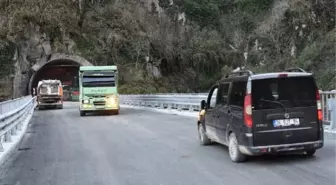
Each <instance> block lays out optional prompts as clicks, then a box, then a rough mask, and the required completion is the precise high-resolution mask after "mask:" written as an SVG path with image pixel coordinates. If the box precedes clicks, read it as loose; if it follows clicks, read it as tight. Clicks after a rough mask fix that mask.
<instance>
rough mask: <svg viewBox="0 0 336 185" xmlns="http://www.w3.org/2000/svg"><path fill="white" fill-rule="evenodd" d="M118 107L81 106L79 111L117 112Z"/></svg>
mask: <svg viewBox="0 0 336 185" xmlns="http://www.w3.org/2000/svg"><path fill="white" fill-rule="evenodd" d="M119 108H120V107H119V105H105V106H94V105H92V104H81V105H80V110H81V111H100V110H102V111H104V110H119Z"/></svg>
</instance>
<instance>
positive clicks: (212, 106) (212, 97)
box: [209, 87, 218, 108]
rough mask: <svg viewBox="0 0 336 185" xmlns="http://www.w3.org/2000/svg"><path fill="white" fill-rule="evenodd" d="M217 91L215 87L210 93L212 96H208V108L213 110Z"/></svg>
mask: <svg viewBox="0 0 336 185" xmlns="http://www.w3.org/2000/svg"><path fill="white" fill-rule="evenodd" d="M217 91H218V87H215V88H214V89H213V91H212V94H210V104H209V108H214V107H215V106H216V103H217Z"/></svg>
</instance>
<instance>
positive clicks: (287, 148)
mask: <svg viewBox="0 0 336 185" xmlns="http://www.w3.org/2000/svg"><path fill="white" fill-rule="evenodd" d="M322 147H323V140H319V141H311V142H304V143H293V144H283V145H269V146H243V145H239V150H240V152H241V153H243V154H245V155H260V154H267V153H285V152H296V151H306V150H311V149H315V150H316V149H319V148H322Z"/></svg>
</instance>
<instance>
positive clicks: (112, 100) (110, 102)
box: [106, 96, 117, 105]
mask: <svg viewBox="0 0 336 185" xmlns="http://www.w3.org/2000/svg"><path fill="white" fill-rule="evenodd" d="M106 104H107V105H115V104H117V97H115V96H110V97H108V98H106Z"/></svg>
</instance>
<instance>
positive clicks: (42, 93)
mask: <svg viewBox="0 0 336 185" xmlns="http://www.w3.org/2000/svg"><path fill="white" fill-rule="evenodd" d="M36 93H37V107H38V109H43V108H49V107H53V108H58V109H62V108H63V87H62V83H61V81H60V80H41V81H39V83H38V86H37V92H36Z"/></svg>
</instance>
